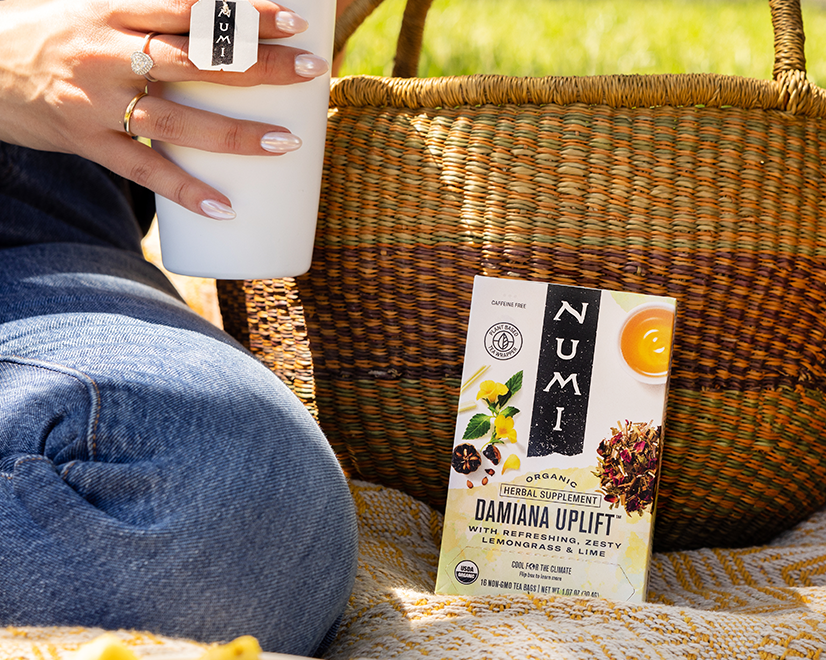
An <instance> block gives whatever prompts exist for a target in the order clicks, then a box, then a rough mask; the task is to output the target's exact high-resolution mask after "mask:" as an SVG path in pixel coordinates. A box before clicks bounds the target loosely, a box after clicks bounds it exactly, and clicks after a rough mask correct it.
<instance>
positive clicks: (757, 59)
mask: <svg viewBox="0 0 826 660" xmlns="http://www.w3.org/2000/svg"><path fill="white" fill-rule="evenodd" d="M403 7H404V2H403V0H386V2H385V3H384V4H383V5H382V6H381V7H380V8H379V9H378V10H377V11H376V12H375V13H374V14H373V15H372V16H371V17H370V18H369V19H368V21H367V22H366V23H365V24H364V25H363V26H362V27H361V28H360V29H359V31H358V32H356V34H355V36H354V37H353V39H352V40H351V42H350V44H349V45H348V51H347V58H346V60H345V63H344V67H343V69H342V71H341V73H342V75H346V74H355V73H368V74H373V75H389V74H390V71H391V70H392V60H393V53H394V51H395V40H396V36H397V34H398V30H399V25H400V23H401V15H402V11H403ZM803 19H804V29H805V31H806V36H807V40H806V55H807V61H808V71H809V75H810V77H811V78H812V79H813V80H814V81H815V82H818V83H819V84H824V83H826V6H824V3H823V2H815V1H814V0H809V2H805V1H804V4H803ZM772 62H773V41H772V29H771V16H770V13H769V3H768V0H728V1H726V0H434V3H433V7H432V8H431V11H430V14H429V16H428V23H427V27H426V30H425V43H424V48H423V52H422V60H421V66H420V69H419V75H421V76H441V75H459V74H470V73H501V74H508V75H529V76H542V75H594V74H611V73H684V72H691V73H708V72H713V73H726V74H733V75H739V76H749V77H754V78H770V77H771V69H772Z"/></svg>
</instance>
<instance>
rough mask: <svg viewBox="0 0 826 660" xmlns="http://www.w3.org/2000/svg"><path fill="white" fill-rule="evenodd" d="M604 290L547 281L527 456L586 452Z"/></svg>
mask: <svg viewBox="0 0 826 660" xmlns="http://www.w3.org/2000/svg"><path fill="white" fill-rule="evenodd" d="M599 300H600V292H599V291H597V290H594V289H584V288H579V287H569V286H557V285H552V284H549V285H548V294H547V297H546V301H545V319H544V322H543V326H542V344H541V346H540V349H539V365H538V371H537V378H536V392H535V394H534V404H533V416H532V418H531V435H530V437H529V438H528V456H548V455H549V454H553V453H556V454H564V455H565V456H575V455H576V454H581V453H582V447H583V444H584V442H585V418H586V416H587V414H588V397H589V394H590V390H591V371H592V368H593V364H594V348H595V345H596V338H597V320H598V318H599Z"/></svg>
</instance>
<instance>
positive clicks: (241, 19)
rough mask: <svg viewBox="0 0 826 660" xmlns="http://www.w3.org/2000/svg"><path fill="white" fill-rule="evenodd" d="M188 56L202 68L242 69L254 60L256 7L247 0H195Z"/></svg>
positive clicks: (256, 36) (256, 24)
mask: <svg viewBox="0 0 826 660" xmlns="http://www.w3.org/2000/svg"><path fill="white" fill-rule="evenodd" d="M189 59H190V60H191V61H192V63H193V64H194V65H195V66H197V67H198V68H199V69H201V70H202V71H239V72H241V71H246V70H247V69H249V68H250V67H251V66H252V65H253V64H255V62H256V61H257V60H258V10H257V9H256V8H255V7H253V6H252V3H250V2H249V0H234V1H232V2H231V1H230V0H198V2H196V3H195V4H194V5H193V6H192V13H191V14H190V18H189Z"/></svg>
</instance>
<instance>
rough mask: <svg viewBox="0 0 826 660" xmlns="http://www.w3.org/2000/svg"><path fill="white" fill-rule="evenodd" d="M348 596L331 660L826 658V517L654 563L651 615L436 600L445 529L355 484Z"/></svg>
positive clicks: (419, 511)
mask: <svg viewBox="0 0 826 660" xmlns="http://www.w3.org/2000/svg"><path fill="white" fill-rule="evenodd" d="M352 491H353V495H354V496H355V498H356V502H357V505H358V510H359V519H360V526H361V551H360V561H359V572H358V576H357V578H356V588H355V591H354V592H353V596H352V598H351V599H350V606H349V608H348V610H347V612H346V614H345V619H344V622H343V627H342V630H341V634H340V635H339V637H338V639H337V641H336V643H335V645H334V647H333V648H332V649H331V650H330V652H329V653H328V655H327V657H328V658H331V659H335V660H352V659H353V658H405V659H406V660H408V659H409V660H412V659H414V658H431V659H432V658H450V659H451V660H460V659H461V660H465V659H466V660H480V659H482V658H485V659H487V658H490V659H499V658H502V659H505V658H513V659H514V660H517V659H518V660H525V659H526V658H549V659H554V660H556V659H559V660H563V659H564V660H572V659H577V660H578V659H580V658H599V659H600V660H603V659H605V658H611V659H620V658H623V659H625V658H629V659H630V658H635V659H642V658H658V659H660V660H662V659H669V660H670V659H672V658H673V659H677V658H680V659H681V660H682V659H706V658H708V659H711V658H715V659H716V658H720V659H726V660H731V659H733V658H737V659H743V660H745V659H750V658H754V659H755V660H757V659H760V660H770V659H774V658H820V657H824V658H826V650H824V649H826V511H823V512H820V513H817V514H815V515H814V516H812V517H811V518H810V519H809V520H808V521H806V522H804V523H802V524H800V525H798V526H797V527H796V528H795V529H793V530H791V531H789V532H787V533H785V534H783V535H782V536H780V537H779V538H777V539H775V540H774V542H773V543H771V544H769V545H766V546H762V547H754V548H747V549H741V550H719V549H718V550H712V549H709V550H697V551H692V552H672V553H667V554H666V553H664V554H655V555H654V561H653V566H652V574H651V582H650V585H649V594H648V600H649V602H647V603H645V604H642V605H640V604H628V603H622V602H616V601H609V600H605V599H587V598H572V597H566V598H563V597H557V598H547V597H543V598H540V597H534V596H476V597H466V596H445V595H436V594H434V593H433V587H434V584H435V580H436V566H437V562H438V556H439V543H440V536H441V526H442V517H441V516H440V515H439V514H438V513H436V512H434V511H433V510H431V509H430V508H428V507H427V506H426V505H424V504H421V503H419V502H417V501H416V500H413V499H412V498H410V497H408V496H406V495H404V494H403V493H400V492H398V491H393V490H389V489H387V488H381V487H378V486H373V485H370V484H365V483H360V482H353V484H352Z"/></svg>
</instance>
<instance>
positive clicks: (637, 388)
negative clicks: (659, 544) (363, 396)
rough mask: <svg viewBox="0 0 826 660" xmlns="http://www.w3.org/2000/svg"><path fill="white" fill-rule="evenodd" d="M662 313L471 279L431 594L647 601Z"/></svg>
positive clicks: (628, 300) (589, 296) (643, 305)
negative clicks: (445, 489) (461, 373)
mask: <svg viewBox="0 0 826 660" xmlns="http://www.w3.org/2000/svg"><path fill="white" fill-rule="evenodd" d="M675 308H676V304H675V301H674V299H673V298H665V297H658V296H650V295H641V294H636V293H623V292H614V291H601V290H596V289H587V288H582V287H573V286H558V285H554V284H547V283H542V282H527V281H520V280H510V279H498V278H490V277H481V276H478V277H476V279H475V281H474V287H473V297H472V301H471V309H470V321H469V324H468V333H467V346H466V348H465V362H464V370H463V376H462V385H461V388H460V396H459V410H458V414H457V418H456V436H455V442H454V446H453V452H452V456H451V466H450V482H449V491H448V497H447V505H446V510H445V519H444V533H443V537H442V547H441V555H440V560H439V570H438V575H437V579H436V591H437V592H439V593H446V594H447V593H449V594H515V593H525V594H532V595H538V596H559V595H561V596H588V597H606V598H613V599H618V600H626V601H636V602H642V601H644V600H645V594H646V588H647V580H648V569H649V563H650V559H651V541H652V531H653V516H654V506H655V497H656V490H657V480H658V476H659V470H660V458H661V455H662V441H663V438H662V427H663V421H664V415H665V402H666V391H667V386H668V385H667V381H668V374H669V368H670V363H671V343H672V336H673V331H674V315H675Z"/></svg>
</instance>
